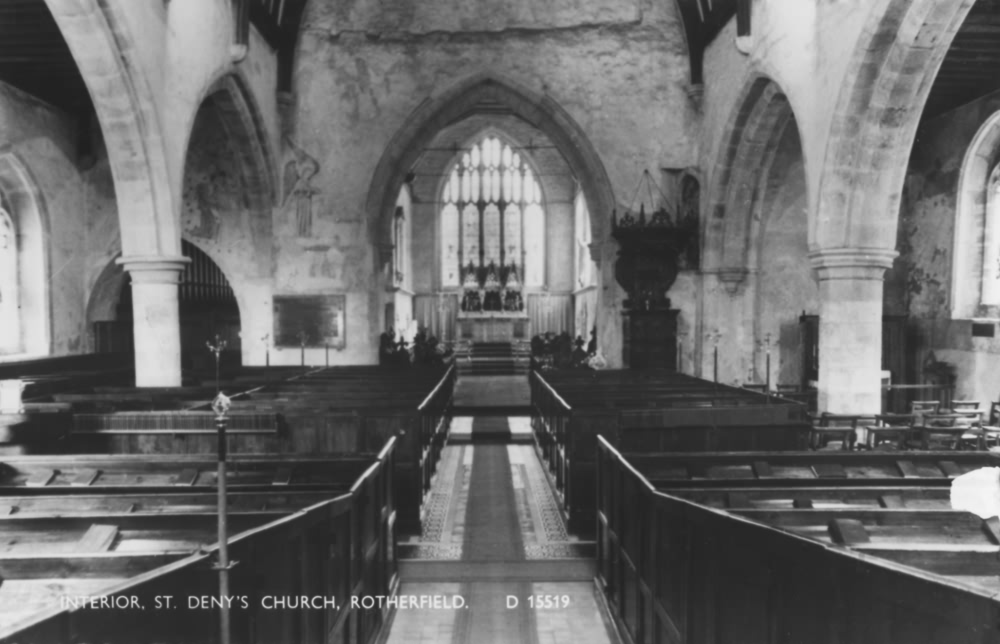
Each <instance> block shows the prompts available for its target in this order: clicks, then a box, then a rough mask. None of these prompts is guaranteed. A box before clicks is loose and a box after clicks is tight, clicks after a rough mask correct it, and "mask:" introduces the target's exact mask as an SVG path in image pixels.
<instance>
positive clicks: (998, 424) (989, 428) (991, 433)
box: [981, 402, 1000, 449]
mask: <svg viewBox="0 0 1000 644" xmlns="http://www.w3.org/2000/svg"><path fill="white" fill-rule="evenodd" d="M981 429H982V431H983V447H984V448H986V449H989V448H990V444H991V443H992V444H993V446H994V447H1000V402H991V403H990V411H989V413H988V414H987V415H986V423H985V424H984V425H983V426H982V428H981Z"/></svg>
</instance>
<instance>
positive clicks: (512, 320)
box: [458, 311, 531, 342]
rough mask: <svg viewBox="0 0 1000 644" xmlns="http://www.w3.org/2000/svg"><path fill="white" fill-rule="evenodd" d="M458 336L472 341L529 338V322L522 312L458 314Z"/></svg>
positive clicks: (511, 340)
mask: <svg viewBox="0 0 1000 644" xmlns="http://www.w3.org/2000/svg"><path fill="white" fill-rule="evenodd" d="M458 337H459V339H461V340H471V341H473V342H513V341H515V340H529V339H531V323H530V321H529V320H528V316H527V315H526V314H525V313H523V312H516V313H504V312H500V311H497V312H483V313H469V312H460V313H459V314H458Z"/></svg>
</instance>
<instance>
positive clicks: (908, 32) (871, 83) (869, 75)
mask: <svg viewBox="0 0 1000 644" xmlns="http://www.w3.org/2000/svg"><path fill="white" fill-rule="evenodd" d="M872 4H873V5H874V6H873V8H872V10H871V13H870V17H869V21H868V24H867V25H866V27H865V30H864V32H863V34H862V37H861V39H860V40H859V42H858V45H857V47H856V48H855V51H854V52H853V54H852V57H851V61H850V63H849V65H848V67H847V73H846V75H845V78H846V79H847V82H846V83H844V85H843V86H842V89H841V91H840V94H839V96H838V98H837V104H836V107H835V110H834V114H833V119H832V123H831V128H830V135H829V139H828V141H827V146H826V151H825V154H824V158H823V166H822V167H823V171H822V175H821V177H820V182H819V190H818V195H819V196H818V201H817V204H816V208H815V217H814V218H813V221H812V223H811V225H810V231H809V233H810V234H809V240H810V246H811V247H812V248H813V249H814V251H817V252H818V251H821V250H826V249H843V248H855V249H872V253H871V254H872V257H873V258H874V257H876V256H877V257H878V259H877V260H873V261H876V263H879V264H880V265H882V266H883V267H886V268H887V267H888V266H890V265H891V263H892V258H893V257H895V254H896V252H895V246H896V229H897V224H898V219H899V207H900V200H901V195H902V190H903V181H904V179H905V176H906V170H907V167H908V165H909V164H908V160H909V155H910V152H911V150H912V148H913V142H914V138H915V136H916V131H917V126H918V125H919V123H920V117H921V114H922V113H923V109H924V105H925V103H926V101H927V96H928V94H929V93H930V90H931V87H932V86H933V84H934V80H935V78H936V77H937V73H938V70H939V69H940V67H941V63H942V61H943V60H944V57H945V54H947V52H948V49H949V48H950V46H951V42H952V40H953V39H954V36H955V33H956V32H957V31H958V30H959V28H960V27H961V26H962V23H963V22H964V21H965V17H966V15H967V14H968V12H969V10H970V9H971V8H972V5H974V4H975V0H878V1H877V2H873V3H872Z"/></svg>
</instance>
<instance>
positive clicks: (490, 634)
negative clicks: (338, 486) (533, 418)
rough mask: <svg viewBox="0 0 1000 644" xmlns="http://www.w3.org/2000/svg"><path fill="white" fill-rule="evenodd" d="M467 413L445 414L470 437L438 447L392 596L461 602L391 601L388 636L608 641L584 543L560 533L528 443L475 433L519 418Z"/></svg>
mask: <svg viewBox="0 0 1000 644" xmlns="http://www.w3.org/2000/svg"><path fill="white" fill-rule="evenodd" d="M469 420H471V419H469ZM469 420H466V419H461V418H459V419H455V427H456V428H462V427H463V426H467V425H470V424H471V427H470V428H468V429H470V430H471V432H469V433H470V434H471V439H472V441H471V442H470V443H467V444H459V445H448V446H446V447H445V449H444V452H443V453H442V458H441V461H440V463H439V465H438V474H437V477H436V479H435V481H434V485H433V486H432V488H431V492H430V496H429V498H428V501H427V503H426V510H425V516H424V521H423V531H422V534H421V535H420V536H419V537H415V538H413V539H411V540H410V541H408V542H405V543H401V544H400V545H399V556H400V576H401V579H402V583H401V585H400V589H399V594H400V596H415V597H421V598H423V597H431V598H433V597H440V598H452V597H454V596H457V597H460V598H461V600H455V601H454V602H453V603H454V605H455V606H460V605H461V604H462V603H464V606H461V607H457V608H456V607H452V606H451V605H450V604H449V605H446V606H443V607H442V606H441V605H440V604H439V607H438V608H422V609H399V610H397V612H396V616H395V619H394V622H393V624H392V628H391V631H390V634H389V638H388V642H389V644H417V643H430V642H435V643H437V642H443V643H452V644H462V643H466V642H475V643H477V644H478V643H480V642H482V643H484V644H488V643H496V644H506V643H508V642H509V643H511V644H515V643H517V644H520V643H522V642H524V643H532V642H537V643H540V644H555V643H561V642H566V643H572V644H591V643H594V644H598V643H600V644H606V643H611V642H617V639H616V638H615V637H614V636H613V629H612V628H610V627H609V625H608V624H607V623H606V622H605V619H604V616H603V613H602V611H601V610H600V608H599V606H598V603H597V600H596V599H595V594H594V586H593V576H594V571H593V544H589V543H582V542H580V541H579V540H577V539H575V538H573V537H572V536H570V535H568V534H567V532H566V527H565V525H564V523H563V521H562V516H561V514H560V513H559V508H558V505H557V500H556V498H555V495H554V494H553V492H552V489H551V487H550V486H549V484H548V481H547V480H546V478H545V472H544V470H543V469H542V464H541V462H540V461H539V460H538V457H537V456H536V454H535V452H534V448H533V447H532V446H530V445H525V444H495V443H493V442H492V441H491V444H477V443H476V442H475V436H477V435H487V436H491V437H495V436H497V435H498V434H500V432H501V429H502V427H501V426H500V424H501V423H504V424H507V426H508V429H509V430H513V432H514V433H520V432H523V429H524V423H525V422H526V419H523V418H517V419H514V418H511V419H507V418H501V417H479V418H476V419H474V420H471V422H469ZM508 435H510V432H508Z"/></svg>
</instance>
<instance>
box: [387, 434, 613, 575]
mask: <svg viewBox="0 0 1000 644" xmlns="http://www.w3.org/2000/svg"><path fill="white" fill-rule="evenodd" d="M478 420H479V419H477V422H478ZM497 465H499V467H497ZM477 466H478V467H481V468H486V469H489V470H492V473H490V474H488V476H484V477H480V476H477V474H476V473H475V470H476V467H477ZM542 467H543V466H542V464H541V462H540V461H539V460H538V456H537V454H536V453H535V451H534V448H533V447H531V446H529V445H503V446H501V445H472V444H464V445H449V446H447V447H445V449H444V451H443V453H442V456H441V462H440V463H439V464H438V473H437V477H436V479H435V481H434V485H433V486H432V488H431V492H430V495H429V497H428V500H427V502H426V503H425V507H424V517H423V532H422V534H421V535H420V537H417V538H412V539H411V540H410V541H409V542H406V543H401V544H400V546H399V556H400V557H401V558H403V559H429V560H438V561H448V560H450V561H459V560H465V561H478V560H483V556H484V552H485V550H486V549H487V548H489V547H492V546H491V545H490V544H492V543H493V542H494V541H495V540H494V539H493V535H498V534H503V535H507V536H506V537H504V538H505V539H508V540H510V541H513V540H516V541H517V542H519V545H520V548H519V551H517V552H514V551H512V552H510V553H506V554H505V555H503V556H504V557H509V558H507V559H503V558H502V559H501V560H505V561H506V560H509V561H519V560H538V559H576V558H584V557H591V556H593V551H592V544H589V543H581V542H580V541H579V540H578V539H576V538H575V537H573V536H572V535H570V534H568V532H567V530H566V524H565V522H564V521H563V517H562V514H561V512H560V510H559V505H558V500H557V499H556V496H555V494H554V493H553V491H552V488H551V487H550V486H549V483H548V480H547V479H546V477H545V472H544V470H543V469H542ZM503 470H506V471H508V472H509V474H508V477H509V478H507V479H504V478H503V477H501V476H499V472H500V471H503ZM474 485H475V486H477V487H478V488H479V493H478V494H473V495H471V499H470V488H471V487H472V486H474ZM508 490H509V491H510V492H509V493H508ZM470 502H474V506H473V507H472V508H470ZM511 506H513V507H511ZM470 519H471V522H470ZM515 521H516V525H517V526H519V527H520V530H519V533H518V534H516V535H515V534H513V533H512V532H511V530H510V527H511V525H512V524H513V523H514V522H515ZM471 523H474V524H475V525H476V526H477V527H476V532H475V534H476V535H480V536H479V537H475V543H476V544H480V543H481V544H482V545H475V546H472V547H473V548H480V550H479V551H477V552H473V551H467V550H468V548H469V544H470V543H472V542H470V540H469V539H467V538H466V528H467V526H468V525H470V524H471ZM471 538H473V537H471V536H470V539H471ZM479 539H482V540H483V541H479ZM486 559H487V560H496V558H495V557H493V556H487V557H486Z"/></svg>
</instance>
